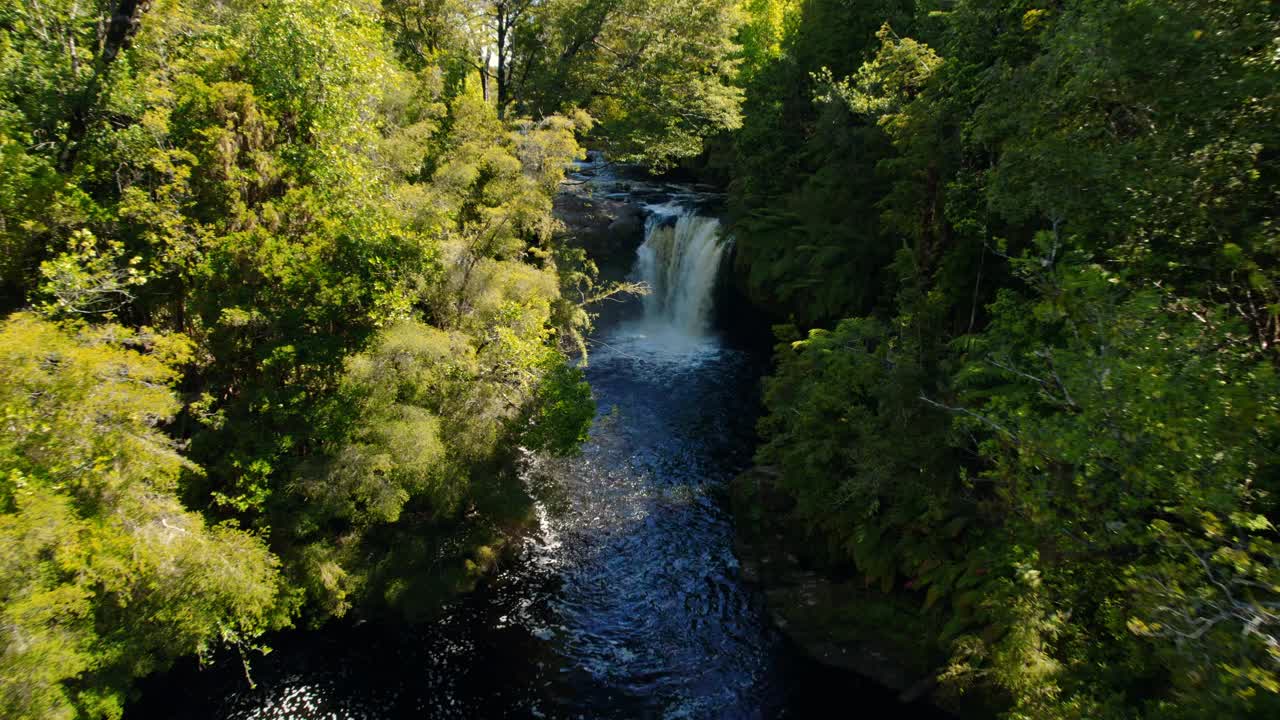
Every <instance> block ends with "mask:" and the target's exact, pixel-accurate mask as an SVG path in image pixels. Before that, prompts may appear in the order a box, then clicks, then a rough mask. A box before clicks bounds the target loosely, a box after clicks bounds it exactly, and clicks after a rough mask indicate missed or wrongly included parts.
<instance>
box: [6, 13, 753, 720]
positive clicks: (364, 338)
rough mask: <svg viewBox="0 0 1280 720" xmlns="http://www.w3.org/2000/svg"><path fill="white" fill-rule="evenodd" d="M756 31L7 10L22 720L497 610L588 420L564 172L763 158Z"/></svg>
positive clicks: (14, 673)
mask: <svg viewBox="0 0 1280 720" xmlns="http://www.w3.org/2000/svg"><path fill="white" fill-rule="evenodd" d="M732 12H733V6H732V5H731V4H730V3H695V2H684V3H666V2H663V3H659V2H650V1H648V0H626V1H614V2H551V3H533V2H463V1H457V2H450V1H449V0H446V1H445V2H431V3H418V2H399V1H398V0H387V2H385V3H382V4H379V3H377V2H366V1H364V0H356V1H355V2H345V1H341V0H271V1H270V2H201V1H199V0H156V1H155V2H137V1H136V0H101V1H94V0H91V1H90V2H84V1H83V0H51V1H42V2H33V1H32V2H28V1H26V0H12V1H10V2H5V3H3V4H0V69H2V72H0V248H3V250H2V252H0V278H2V282H3V286H2V288H0V303H2V304H3V309H4V311H5V312H6V313H7V314H8V317H7V319H5V320H3V321H2V324H0V357H3V362H4V364H3V368H4V373H3V377H0V408H2V411H0V417H3V424H0V548H3V552H2V553H0V563H3V572H2V573H0V575H2V576H3V577H0V715H3V716H4V717H6V718H15V719H17V718H41V719H47V718H58V717H87V718H99V717H109V718H110V717H119V716H120V714H121V711H122V707H123V703H124V701H125V698H126V697H127V693H128V692H129V688H130V685H131V681H132V679H134V678H136V677H139V676H141V675H144V674H147V673H149V672H152V671H154V670H156V669H158V668H163V667H165V666H166V665H167V664H168V663H170V662H171V661H172V660H173V659H174V658H176V657H178V656H181V655H187V654H193V653H200V654H204V653H208V652H211V651H212V650H213V649H215V648H218V647H221V646H225V645H228V644H229V645H232V646H234V647H238V648H239V649H240V651H241V653H242V654H243V656H244V657H245V658H246V661H248V660H249V659H251V655H252V653H253V652H254V651H255V650H256V649H257V647H256V646H257V638H258V637H260V635H261V634H262V633H263V632H264V631H267V630H270V629H274V628H281V627H286V626H289V625H291V624H296V623H299V622H307V623H320V622H323V621H325V620H326V619H328V618H332V617H336V616H341V615H344V614H345V613H347V612H349V611H351V610H352V608H356V607H359V608H360V609H361V610H362V611H363V612H366V613H370V612H378V611H379V609H380V608H381V609H387V610H397V611H404V612H407V613H409V614H413V615H421V614H429V613H430V612H432V611H433V610H434V609H435V608H437V607H438V606H439V604H440V603H441V602H442V601H444V600H446V599H447V598H448V597H449V596H451V595H452V594H454V593H456V592H458V591H459V590H464V589H466V588H467V587H469V586H470V585H471V584H473V583H474V581H475V579H476V578H477V577H478V576H479V574H480V573H482V572H484V571H485V570H486V569H487V568H488V567H489V566H491V565H492V564H493V561H494V557H495V553H496V549H497V547H498V546H500V544H501V543H502V540H503V538H504V537H505V535H506V534H507V532H508V530H510V529H511V528H513V527H516V526H518V525H519V524H521V523H523V522H525V519H526V516H527V514H528V512H529V499H528V497H527V496H526V494H525V492H524V489H523V487H522V486H521V484H520V483H519V481H518V479H517V478H516V476H515V473H514V472H513V466H514V464H515V460H516V459H517V456H518V454H519V453H520V452H522V450H529V451H545V452H557V453H572V452H574V451H576V449H577V446H578V445H579V443H580V442H581V441H582V439H583V438H584V437H585V434H586V430H587V427H588V426H589V424H590V422H591V420H592V418H593V416H594V412H595V408H594V404H593V402H592V400H591V396H590V389H589V388H588V387H587V385H586V383H585V382H584V380H583V378H582V374H581V372H580V371H579V370H578V369H577V368H576V366H574V365H571V364H570V363H569V356H570V355H574V354H576V352H577V350H578V349H579V348H580V347H581V345H582V343H581V339H580V338H581V335H582V333H583V332H585V331H586V330H587V328H588V327H589V324H590V311H589V308H587V307H584V306H583V305H582V302H584V301H585V300H586V299H589V298H593V297H595V298H598V297H600V296H601V295H607V294H608V293H609V292H610V291H611V288H608V287H603V286H599V285H597V284H596V280H595V278H594V275H593V274H592V272H591V267H590V265H589V263H588V262H586V261H585V260H584V259H583V258H582V257H581V256H580V255H575V253H574V252H572V251H571V250H569V249H568V248H564V247H560V246H559V245H558V243H557V242H556V241H555V235H556V232H557V226H556V223H555V221H554V219H553V218H552V216H551V200H552V197H553V195H554V193H555V192H556V189H557V187H558V186H559V183H560V182H561V180H562V179H563V173H564V170H565V168H566V167H567V165H568V164H569V163H570V161H572V160H574V159H575V158H579V157H581V155H582V150H581V146H580V144H579V143H580V141H581V140H582V139H583V138H587V137H592V138H597V140H595V141H596V142H599V143H601V144H606V145H608V146H609V147H611V148H614V149H615V152H617V153H618V154H619V155H622V156H625V157H630V158H633V159H642V160H644V161H646V162H648V163H649V164H651V165H653V166H655V167H660V166H663V165H664V164H669V163H670V162H671V161H672V160H673V159H674V158H677V157H680V156H687V155H690V154H695V153H697V152H698V151H700V148H701V145H700V142H699V138H700V136H701V135H702V134H705V133H706V132H709V131H711V130H716V129H723V128H729V127H732V126H733V125H734V124H735V123H736V121H737V117H738V116H737V103H736V97H737V95H736V94H737V92H738V91H737V90H736V89H735V88H734V87H732V86H731V85H729V84H728V83H727V82H723V80H727V79H728V70H729V67H730V65H729V63H730V58H729V57H728V53H729V51H730V50H731V49H732V46H731V44H730V38H731V36H732V33H733V29H734V27H735V23H734V22H733V21H732V19H731V18H730V17H729V15H730V14H731V13H732ZM676 24H679V26H680V27H681V28H682V29H685V30H688V31H689V34H681V35H679V36H672V35H671V30H672V28H673V27H674V26H675V25H676ZM694 31H697V32H696V40H695V35H694ZM722 65H723V70H722V67H721V66H722ZM673 104H678V105H679V106H680V107H681V108H687V110H688V112H687V113H683V114H679V116H676V115H674V114H672V113H670V112H669V111H670V108H671V107H672V105H673ZM593 118H594V119H593ZM593 125H594V127H595V134H594V135H589V133H590V132H591V131H592V128H593Z"/></svg>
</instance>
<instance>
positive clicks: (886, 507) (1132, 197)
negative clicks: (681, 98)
mask: <svg viewBox="0 0 1280 720" xmlns="http://www.w3.org/2000/svg"><path fill="white" fill-rule="evenodd" d="M766 5H769V6H770V7H775V8H782V9H783V10H786V9H787V8H791V5H790V4H786V3H774V4H766ZM781 26H782V27H783V28H784V30H785V34H784V36H783V38H782V40H781V42H780V46H781V51H780V52H777V53H776V54H774V55H773V56H772V58H771V59H768V60H767V61H766V62H763V63H757V64H755V65H754V66H753V69H752V71H751V73H750V74H748V75H746V76H744V78H743V84H744V87H745V88H746V92H747V99H746V105H745V106H744V107H745V109H744V114H745V124H744V127H743V129H742V131H741V132H740V133H739V134H738V136H737V138H736V147H737V150H736V153H735V157H734V162H733V164H734V172H735V177H734V184H733V188H732V198H731V202H732V205H733V214H734V232H735V234H736V236H737V238H738V248H739V255H738V266H739V273H740V277H741V278H742V280H743V284H744V286H745V287H746V288H747V290H748V291H749V292H750V293H751V294H752V295H753V296H754V297H755V298H756V300H757V301H758V302H759V303H760V304H761V305H762V306H765V307H770V308H772V309H773V310H774V312H775V315H776V317H778V318H779V319H782V320H786V321H788V322H789V323H790V324H788V325H786V326H783V327H781V328H780V330H781V339H782V340H784V341H786V342H784V344H782V345H780V346H779V348H778V355H777V361H778V367H777V370H776V373H775V375H774V376H773V377H772V378H771V379H770V380H769V382H768V384H767V389H766V404H767V408H768V415H767V417H766V418H765V419H764V420H763V422H762V426H761V427H762V432H763V434H764V440H765V444H764V445H763V446H762V448H761V449H760V452H759V457H758V459H759V461H760V462H761V464H764V465H769V466H773V467H774V468H775V469H776V470H777V472H778V474H779V484H780V486H781V487H782V488H783V489H784V490H785V491H786V492H787V493H788V494H789V495H790V496H792V497H793V498H794V499H795V502H796V505H795V509H794V511H793V518H794V521H795V522H799V523H802V524H803V525H804V526H805V527H807V528H809V530H810V534H811V536H812V537H813V538H814V539H815V540H817V541H818V544H819V546H820V547H823V548H825V551H824V552H823V553H822V555H823V556H824V559H825V562H829V563H831V564H833V565H836V566H843V567H846V568H855V569H856V571H857V573H859V574H860V575H862V576H863V577H865V579H866V581H867V583H868V584H869V585H871V586H875V587H879V588H880V589H881V590H883V591H884V592H886V593H894V594H896V595H899V596H901V597H904V598H909V599H912V600H913V601H914V602H916V603H917V604H918V607H919V608H920V612H921V613H926V614H929V615H930V616H931V619H930V621H929V622H928V623H925V622H922V623H921V626H922V627H928V626H935V627H936V626H938V625H942V626H944V627H945V630H943V632H942V635H941V637H939V638H936V640H937V642H938V643H939V644H940V645H941V646H942V647H945V648H948V649H949V654H950V658H949V660H948V661H946V665H945V668H944V669H943V670H941V671H940V675H941V677H942V679H943V681H944V688H951V689H952V690H953V691H966V690H969V689H972V688H981V689H983V690H984V691H985V693H986V694H987V695H988V697H990V698H991V699H992V700H993V701H994V702H996V703H999V704H1001V705H1002V706H1003V707H1004V708H1005V710H1004V711H1005V713H1006V715H1007V716H1008V717H1014V718H1036V719H1038V720H1042V719H1044V718H1133V717H1160V718H1169V717H1187V718H1223V717H1259V718H1261V717H1274V716H1275V715H1276V714H1277V712H1280V555H1278V554H1277V550H1278V548H1277V546H1276V540H1277V538H1276V530H1275V526H1274V523H1275V522H1277V520H1278V519H1280V509H1277V506H1276V500H1277V498H1276V495H1275V493H1276V492H1277V490H1280V487H1278V485H1280V457H1277V455H1276V448H1277V447H1280V378H1277V374H1276V369H1277V363H1280V355H1277V341H1280V285H1278V282H1280V264H1277V259H1278V258H1277V253H1280V226H1278V225H1277V223H1278V222H1280V220H1278V219H1277V209H1278V208H1280V203H1278V202H1277V200H1280V155H1278V154H1277V148H1280V134H1278V133H1280V125H1278V124H1277V123H1276V119H1277V118H1278V117H1280V52H1278V51H1280V44H1278V43H1280V12H1278V11H1277V9H1276V7H1275V5H1274V4H1270V3H1264V2H1230V3H1219V2H1205V1H1201V0H1133V1H1129V2H1068V3H1058V2H1036V1H1035V0H1032V1H1030V2H1010V1H1009V0H961V1H960V2H955V3H936V4H935V3H931V2H920V3H918V4H916V5H915V6H914V7H913V5H912V4H911V3H905V2H882V3H848V2H839V1H837V0H809V1H808V2H804V3H800V4H799V5H798V6H796V7H794V8H791V10H790V11H789V14H787V16H786V20H785V21H784V22H783V23H781ZM823 327H829V328H832V329H818V328H823Z"/></svg>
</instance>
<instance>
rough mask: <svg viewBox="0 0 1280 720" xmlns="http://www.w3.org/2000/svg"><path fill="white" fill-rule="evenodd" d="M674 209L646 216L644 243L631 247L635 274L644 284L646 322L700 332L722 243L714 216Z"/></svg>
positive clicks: (707, 320) (707, 325) (706, 327)
mask: <svg viewBox="0 0 1280 720" xmlns="http://www.w3.org/2000/svg"><path fill="white" fill-rule="evenodd" d="M663 209H666V208H663ZM678 212H679V214H678V215H674V216H673V215H671V214H669V212H656V213H655V214H654V215H651V216H650V217H649V220H648V222H647V224H646V227H645V239H644V244H643V245H641V246H640V249H639V250H637V251H636V254H637V256H638V257H637V259H636V275H637V276H638V278H639V279H640V280H642V281H643V282H644V283H645V284H647V285H648V286H649V294H648V295H646V296H645V298H644V315H645V321H646V322H648V323H655V324H661V325H665V326H669V327H670V328H672V329H674V330H676V331H677V332H680V333H683V334H685V335H689V336H695V337H696V336H702V335H706V334H707V333H708V332H709V331H710V330H711V311H712V309H713V306H714V302H715V298H714V294H715V285H716V275H717V273H719V271H720V262H721V260H722V259H723V257H724V251H725V243H724V242H722V241H721V239H720V221H719V220H717V219H715V218H711V217H703V216H700V215H696V214H694V212H693V211H692V210H688V209H683V208H682V209H680V210H679V211H678ZM673 219H674V222H673Z"/></svg>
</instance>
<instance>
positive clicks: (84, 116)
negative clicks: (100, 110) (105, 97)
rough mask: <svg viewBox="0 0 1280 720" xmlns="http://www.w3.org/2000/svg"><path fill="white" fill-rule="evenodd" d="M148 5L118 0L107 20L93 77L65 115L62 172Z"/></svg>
mask: <svg viewBox="0 0 1280 720" xmlns="http://www.w3.org/2000/svg"><path fill="white" fill-rule="evenodd" d="M150 7H151V0H118V2H117V3H116V5H115V8H114V9H113V10H112V13H111V17H110V18H108V19H107V28H106V33H105V34H104V35H103V38H102V51H101V52H100V53H99V54H98V61H97V63H96V64H95V67H94V69H93V76H92V77H90V78H89V83H88V85H86V86H85V89H84V92H83V93H82V94H81V97H80V101H79V102H77V103H76V105H75V107H74V108H73V109H72V111H71V117H69V118H67V137H66V141H65V142H64V144H63V146H62V156H61V157H60V158H59V161H58V164H59V166H60V167H61V169H62V171H63V172H68V171H70V170H71V168H73V167H74V166H75V163H76V155H77V154H78V153H79V151H80V143H81V141H83V140H84V136H85V134H86V133H87V132H88V131H89V118H90V115H91V114H92V112H93V109H94V107H95V106H97V104H98V96H99V95H101V94H102V88H103V87H104V86H105V85H106V78H107V72H108V71H109V70H110V69H111V64H112V63H113V62H115V59H116V57H118V56H119V55H120V53H121V52H123V51H125V50H127V49H129V43H130V42H131V41H132V40H133V37H134V36H135V35H137V34H138V28H139V27H141V25H142V16H143V14H144V13H146V12H147V10H148V9H149V8H150Z"/></svg>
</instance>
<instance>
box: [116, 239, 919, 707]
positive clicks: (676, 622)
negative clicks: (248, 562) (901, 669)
mask: <svg viewBox="0 0 1280 720" xmlns="http://www.w3.org/2000/svg"><path fill="white" fill-rule="evenodd" d="M664 262H665V261H664ZM690 272H692V271H690ZM686 274H687V273H686ZM653 307H654V306H653V305H652V304H649V305H648V306H647V309H642V307H641V304H639V303H637V304H633V305H632V311H633V312H634V313H636V314H643V313H649V316H648V317H646V318H644V319H641V318H639V317H632V318H629V319H623V320H618V321H612V323H611V327H610V328H609V329H606V330H604V331H602V332H600V333H598V334H597V335H596V337H595V338H594V341H593V353H592V357H591V365H590V367H589V368H588V375H589V378H590V380H591V383H592V386H593V388H594V390H595V393H596V396H597V401H598V403H599V407H600V414H599V416H598V418H597V421H596V425H595V427H594V430H593V433H592V438H591V440H590V442H589V443H588V444H587V446H586V447H585V448H584V452H583V454H582V456H581V457H579V458H573V459H568V460H549V459H532V460H531V461H530V464H529V467H528V469H527V471H526V477H527V478H528V480H529V482H530V484H531V486H532V487H540V488H552V492H550V493H549V494H547V496H546V497H545V498H543V500H542V502H541V503H540V505H539V515H540V519H541V523H540V528H539V529H538V530H537V531H536V532H534V533H532V534H531V535H530V536H529V537H528V538H527V539H526V541H525V544H524V546H523V548H522V550H521V551H520V553H519V554H518V557H517V558H515V559H513V560H512V561H510V562H508V563H507V567H505V568H504V569H503V570H502V571H501V572H499V573H498V574H497V575H496V576H495V577H494V579H493V580H492V581H490V582H488V583H487V584H485V585H484V586H483V587H481V588H480V589H479V590H477V591H476V592H475V593H472V594H471V595H470V596H468V597H466V598H464V599H462V600H461V601H459V603H458V604H457V605H455V606H454V607H452V608H450V609H449V611H448V613H447V614H446V615H445V616H444V617H443V618H442V619H440V620H438V621H436V622H433V623H431V624H429V625H424V626H420V627H414V628H406V627H403V626H388V625H382V624H376V623H365V624H362V625H358V626H353V625H344V624H334V625H331V626H329V627H326V628H324V629H322V630H318V631H311V632H298V633H292V634H285V635H282V636H280V637H278V638H276V639H275V640H274V641H273V642H272V644H273V646H274V647H275V648H276V649H275V651H274V652H273V653H272V654H270V655H268V656H266V657H264V658H258V659H256V660H255V661H254V667H253V675H254V679H255V680H256V681H257V683H258V684H257V687H256V689H250V688H249V687H248V684H247V682H246V680H245V678H244V675H243V672H242V671H241V668H240V663H239V658H238V657H225V658H223V659H222V660H221V661H219V662H218V663H215V665H214V666H213V667H211V668H208V669H205V670H203V671H197V670H196V669H195V668H194V667H183V668H178V669H176V670H175V671H173V672H170V673H168V674H166V675H164V676H161V677H158V678H153V679H152V680H150V681H148V683H147V684H146V685H145V686H144V688H143V698H144V700H143V702H142V703H141V704H139V705H137V706H135V707H132V708H130V711H129V712H128V713H126V717H128V718H131V719H132V718H137V719H139V720H141V719H143V718H162V717H163V718H193V719H205V718H209V719H213V718H218V719H219V720H221V719H224V718H225V719H232V718H234V719H237V720H239V719H245V720H248V719H251V718H300V719H304V720H319V719H321V718H325V719H329V718H332V719H334V720H337V719H339V718H352V719H355V718H422V717H432V718H489V717H495V718H496V717H520V718H523V717H533V718H540V717H546V718H779V717H815V716H823V717H826V716H831V715H838V716H840V717H847V718H882V717H886V716H888V715H890V714H892V715H893V716H895V717H897V718H914V717H921V718H924V717H939V716H938V715H936V714H935V713H933V712H931V711H929V710H928V709H927V708H913V707H907V706H902V705H899V704H897V703H896V701H895V698H894V695H893V694H892V693H891V692H890V691H888V690H886V689H884V688H880V687H878V686H876V685H874V684H873V683H870V682H869V681H865V680H862V679H861V678H858V677H856V676H852V675H849V674H847V673H844V672H840V671H836V670H832V669H828V668H824V667H822V666H820V665H818V664H817V663H814V662H812V661H811V660H808V659H807V658H806V657H805V656H804V655H803V654H802V653H800V652H799V651H798V650H797V649H796V648H794V647H791V646H790V645H788V643H787V642H786V641H785V640H784V638H782V637H781V636H780V635H779V634H778V633H777V631H776V630H775V629H774V628H773V627H772V625H771V624H770V623H769V622H768V619H767V615H766V613H765V610H764V608H763V606H762V596H761V594H760V593H759V592H758V591H756V590H755V589H753V588H751V587H749V586H747V585H745V584H744V583H743V582H742V581H741V580H740V579H739V577H738V562H737V559H736V558H735V557H734V553H733V542H732V525H731V520H730V518H729V517H728V514H727V511H726V503H725V502H724V501H723V497H722V496H723V490H724V487H725V484H726V483H727V481H728V480H729V479H731V478H732V477H733V476H734V475H735V474H736V473H738V472H740V471H741V470H743V469H744V468H745V467H746V466H747V465H748V464H749V462H750V460H751V452H752V447H753V443H754V423H755V419H756V417H757V416H758V414H759V408H758V405H757V402H758V401H757V398H758V395H759V393H758V384H759V379H760V377H761V375H762V373H763V372H764V369H765V364H764V360H765V358H764V357H762V356H761V355H760V354H759V353H757V352H752V351H748V350H743V349H740V348H737V347H734V346H733V344H732V343H731V342H729V341H726V340H723V339H719V338H717V337H715V336H710V335H704V334H702V333H700V332H692V333H691V332H688V331H687V328H684V329H682V328H678V327H673V326H672V324H671V323H669V322H658V321H655V320H660V318H657V319H655V318H654V317H653V316H652V315H653V314H655V312H656V311H655V310H654V309H653Z"/></svg>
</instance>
